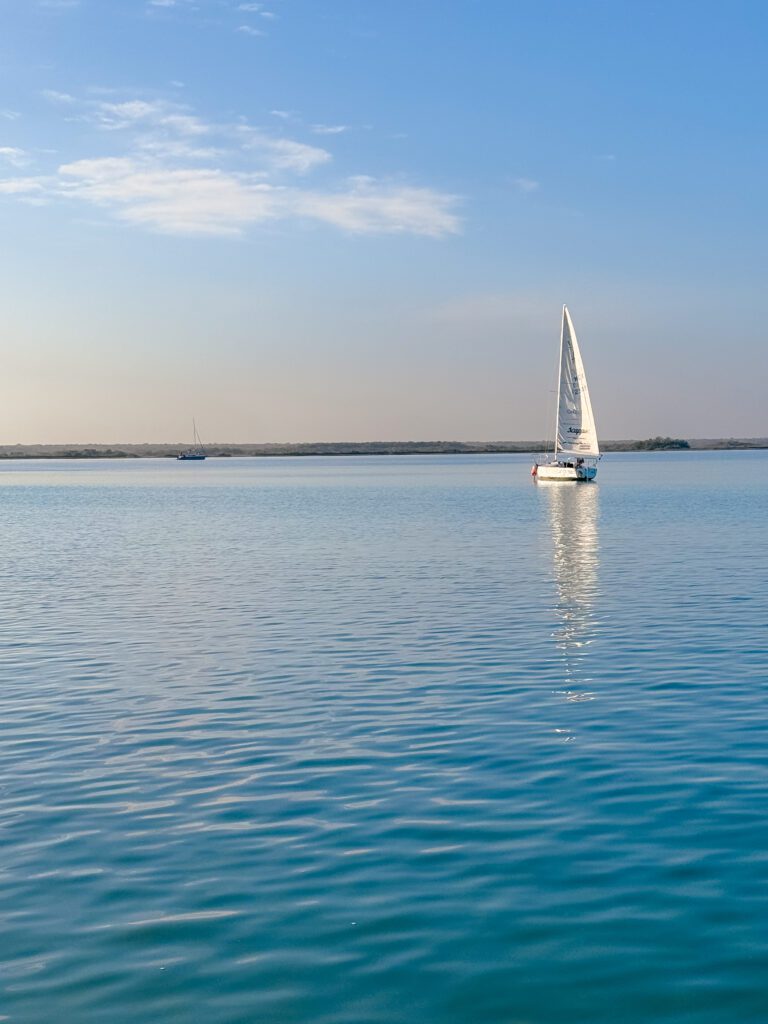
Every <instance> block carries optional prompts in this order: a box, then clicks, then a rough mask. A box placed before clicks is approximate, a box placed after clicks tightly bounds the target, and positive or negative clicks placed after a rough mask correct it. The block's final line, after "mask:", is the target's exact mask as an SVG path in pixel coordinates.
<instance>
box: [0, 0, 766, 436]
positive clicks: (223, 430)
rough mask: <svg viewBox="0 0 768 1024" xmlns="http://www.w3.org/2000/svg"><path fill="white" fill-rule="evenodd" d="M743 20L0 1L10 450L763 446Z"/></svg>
mask: <svg viewBox="0 0 768 1024" xmlns="http://www.w3.org/2000/svg"><path fill="white" fill-rule="evenodd" d="M764 10H765V8H764V6H763V5H762V4H758V3H745V2H736V3H733V4H729V5H727V6H726V5H724V4H722V3H707V2H703V3H702V2H697V3H694V2H688V0H678V2H675V3H654V2H646V3H634V2H632V3H630V2H618V0H615V2H611V3H609V2H588V0H585V2H567V3H566V2H562V3H556V2H548V0H537V2H533V0H532V2H515V0H508V2H501V0H485V2H482V0H442V2H437V0H409V2H405V0H402V2H399V0H391V2H387V3H374V2H372V0H371V2H363V0H357V2H353V0H327V2H324V0H274V2H265V3H248V2H242V0H175V2H174V0H154V2H151V0H98V2H97V0H79V2H78V0H24V2H21V0H18V2H16V0H5V2H4V3H2V4H1V5H0V18H2V28H3V30H2V33H0V222H1V223H2V243H1V244H0V282H1V283H0V296H1V297H2V301H1V302H0V338H2V347H3V354H4V358H3V364H4V372H3V374H2V380H0V440H2V441H4V442H6V443H14V442H17V441H19V442H35V441H73V442H74V441H80V442H85V441H88V440H91V441H120V440H123V441H131V440H136V441H141V440H165V439H168V440H171V439H179V438H183V437H184V436H185V434H186V433H188V426H187V424H188V423H189V421H190V419H191V416H192V414H193V413H194V415H196V417H197V419H198V421H199V423H200V425H201V429H202V432H203V434H204V436H206V437H207V438H208V439H211V440H213V439H219V440H232V441H236V440H253V441H260V440H312V439H324V440H334V439H384V438H386V439H397V438H402V439H406V438H464V439H500V438H526V439H528V438H539V437H542V436H543V435H544V434H545V433H546V431H547V427H548V423H547V414H548V410H549V409H551V398H550V394H549V391H550V389H551V388H552V387H553V378H554V367H555V363H556V357H557V341H558V327H559V313H560V306H561V304H562V303H563V302H567V303H568V304H569V306H570V308H571V312H572V315H573V318H574V322H575V325H576V329H577V331H578V333H579V336H580V339H581V342H582V347H583V350H584V357H585V362H586V366H587V371H588V374H589V377H590V385H591V391H592V395H593V401H594V403H595V411H596V418H597V423H598V428H599V430H600V433H601V435H602V436H603V437H614V438H616V437H637V436H648V435H650V434H656V433H671V434H679V435H682V436H699V437H700V436H722V435H728V436H755V435H765V434H768V418H766V414H765V412H764V401H763V395H764V392H765V388H766V368H767V367H766V356H765V350H766V345H765V337H764V331H763V327H762V322H761V321H762V316H761V311H760V301H761V298H762V294H761V292H762V289H761V285H762V278H763V276H764V247H765V242H764V239H765V236H766V212H765V211H766V204H765V200H764V192H765V181H766V170H767V169H768V168H767V167H766V163H767V161H766V152H767V149H768V147H767V145H766V141H765V133H764V109H763V107H764V97H765V95H766V84H767V83H766V70H765V61H764V58H763V52H762V50H763V45H764V39H765V33H766V28H767V27H768V26H767V25H766V22H767V21H768V15H766V14H765V13H764Z"/></svg>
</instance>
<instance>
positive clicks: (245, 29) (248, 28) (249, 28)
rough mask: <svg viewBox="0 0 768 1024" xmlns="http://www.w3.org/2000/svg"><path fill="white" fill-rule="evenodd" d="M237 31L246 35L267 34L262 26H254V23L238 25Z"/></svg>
mask: <svg viewBox="0 0 768 1024" xmlns="http://www.w3.org/2000/svg"><path fill="white" fill-rule="evenodd" d="M235 31H236V32H241V33H242V34H243V35H245V36H263V35H264V34H265V33H264V32H262V31H261V29H260V28H254V27H253V25H238V27H237V28H236V29H235Z"/></svg>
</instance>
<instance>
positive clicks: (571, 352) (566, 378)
mask: <svg viewBox="0 0 768 1024" xmlns="http://www.w3.org/2000/svg"><path fill="white" fill-rule="evenodd" d="M555 450H556V451H558V452H566V453H572V454H574V455H582V456H595V457H596V456H598V455H599V454H600V447H599V445H598V443H597V431H596V430H595V417H594V416H593V415H592V403H591V402H590V400H589V388H588V387H587V377H586V374H585V373H584V364H583V363H582V361H581V352H579V343H578V341H577V340H576V332H575V331H574V329H573V322H572V321H571V314H570V313H569V312H568V308H567V306H563V332H562V335H561V340H560V384H559V387H558V393H557V434H556V444H555Z"/></svg>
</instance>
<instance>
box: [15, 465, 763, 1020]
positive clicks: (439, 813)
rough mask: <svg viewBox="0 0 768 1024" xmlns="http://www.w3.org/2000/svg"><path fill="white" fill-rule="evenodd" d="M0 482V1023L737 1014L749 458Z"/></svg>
mask: <svg viewBox="0 0 768 1024" xmlns="http://www.w3.org/2000/svg"><path fill="white" fill-rule="evenodd" d="M528 469H529V460H528V459H526V458H518V457H514V456H480V457H461V456H454V457H416V456H411V457H401V458H398V457H393V458H336V459H270V460H258V459H254V460H239V459H229V460H208V461H207V462H205V463H202V464H194V463H192V464H183V463H175V462H166V461H162V462H161V461H158V462H143V461H142V462H107V461H104V462H101V461H100V462H93V463H66V462H59V463H57V462H27V463H2V464H0V496H1V500H2V538H3V543H2V547H1V548H0V582H1V584H2V586H0V678H1V679H2V686H1V687H0V730H1V731H0V737H1V738H2V743H1V744H0V844H1V845H0V915H1V927H0V1019H1V1020H7V1021H11V1022H14V1024H49V1022H56V1024H69V1022H72V1024H95V1022H105V1024H106V1022H110V1024H129V1022H130V1024H139V1022H141V1024H149V1022H152V1024H154V1022H156V1021H169V1022H170V1021H173V1022H174V1024H187V1022H190V1024H191V1022H206V1024H220V1022H227V1024H230V1022H231V1024H241V1022H242V1024H252V1022H265V1024H272V1022H275V1024H282V1022H310V1021H311V1022H313V1024H315V1022H319V1024H369V1022H371V1024H373V1022H382V1024H383V1022H387V1024H390V1022H399V1021H403V1022H405V1021H408V1022H412V1021H420V1022H441V1024H442V1022H445V1024H454V1022H455V1024H459V1022H472V1024H486V1022H487V1024H491V1022H493V1024H554V1022H558V1024H560V1022H568V1024H600V1022H606V1024H608V1022H610V1024H615V1022H618V1021H621V1022H622V1024H634V1022H650V1021H652V1022H654V1024H659V1022H661V1024H663V1022H675V1024H678V1022H680V1024H687V1022H691V1024H694V1022H695V1024H704V1022H707V1024H709V1022H711V1024H723V1022H739V1024H750V1022H755V1024H757V1022H760V1024H764V1022H765V1021H766V1020H768V887H767V886H766V878H767V875H768V743H767V741H768V716H767V714H766V712H767V711H768V707H767V701H766V683H767V675H768V671H767V664H768V628H767V626H768V535H767V531H766V503H767V499H768V454H766V453H723V454H720V453H701V454H687V453H670V454H664V455H649V454H642V455H636V456H631V455H615V456H610V457H608V458H607V459H605V460H604V462H603V463H602V465H601V469H600V474H599V478H598V479H599V482H598V484H596V485H594V486H568V485H565V486H564V485H545V484H539V485H538V486H537V485H535V484H533V483H532V481H531V478H530V476H529V473H528Z"/></svg>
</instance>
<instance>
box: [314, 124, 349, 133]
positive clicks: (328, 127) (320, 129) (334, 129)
mask: <svg viewBox="0 0 768 1024" xmlns="http://www.w3.org/2000/svg"><path fill="white" fill-rule="evenodd" d="M310 131H312V132H314V134H315V135H341V134H342V132H348V131H349V125H348V124H313V125H311V126H310Z"/></svg>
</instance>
